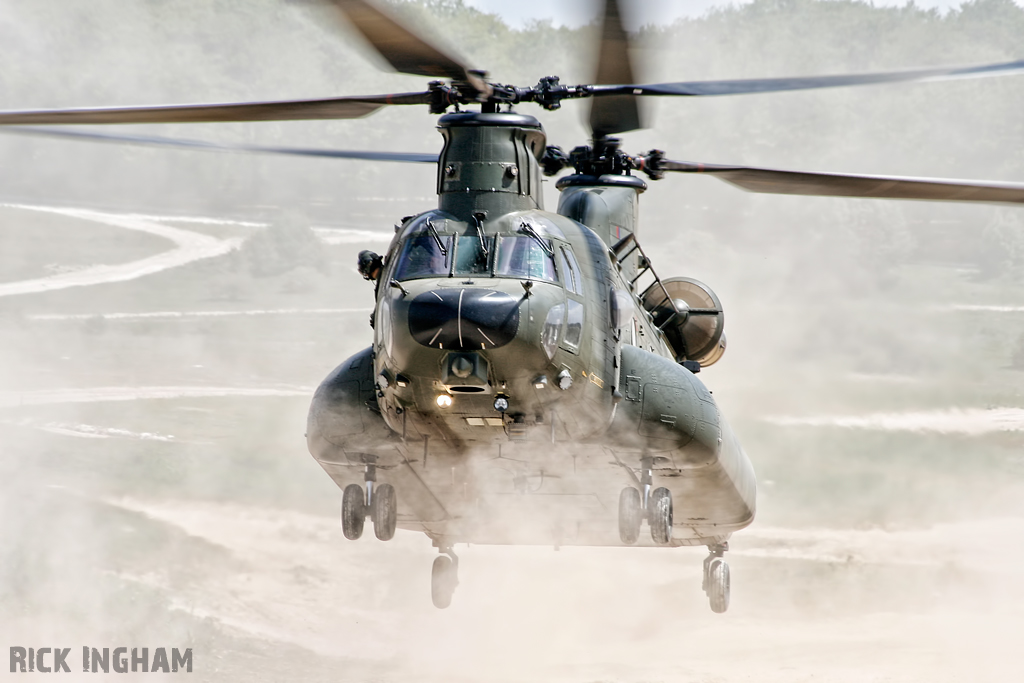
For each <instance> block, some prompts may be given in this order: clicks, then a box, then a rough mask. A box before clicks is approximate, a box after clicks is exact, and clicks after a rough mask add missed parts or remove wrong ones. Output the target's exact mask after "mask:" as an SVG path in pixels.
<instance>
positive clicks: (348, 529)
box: [341, 484, 366, 541]
mask: <svg viewBox="0 0 1024 683" xmlns="http://www.w3.org/2000/svg"><path fill="white" fill-rule="evenodd" d="M365 521H366V502H365V500H364V496H363V487H362V486H360V485H359V484H349V485H348V486H346V487H345V493H344V494H342V497H341V530H342V531H343V532H344V534H345V538H347V539H349V540H350V541H354V540H356V539H357V538H359V537H360V536H362V535H363V522H365Z"/></svg>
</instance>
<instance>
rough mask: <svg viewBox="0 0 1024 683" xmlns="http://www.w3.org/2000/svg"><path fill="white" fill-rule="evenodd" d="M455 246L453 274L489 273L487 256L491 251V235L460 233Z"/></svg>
mask: <svg viewBox="0 0 1024 683" xmlns="http://www.w3.org/2000/svg"><path fill="white" fill-rule="evenodd" d="M457 242H458V243H457V244H456V247H455V273H454V274H455V275H482V276H484V277H486V276H488V275H490V274H491V273H490V271H491V264H490V263H489V262H488V256H489V255H490V252H491V251H492V246H493V243H494V238H493V237H483V238H481V237H480V236H479V235H460V236H459V237H458V240H457Z"/></svg>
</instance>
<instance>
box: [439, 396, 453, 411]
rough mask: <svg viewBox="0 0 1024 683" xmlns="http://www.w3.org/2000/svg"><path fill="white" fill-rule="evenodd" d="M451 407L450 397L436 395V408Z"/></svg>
mask: <svg viewBox="0 0 1024 683" xmlns="http://www.w3.org/2000/svg"><path fill="white" fill-rule="evenodd" d="M451 405H452V397H451V396H449V395H448V394H438V396H437V407H438V408H450V407H451Z"/></svg>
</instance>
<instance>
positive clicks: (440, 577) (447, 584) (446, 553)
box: [430, 546, 459, 609]
mask: <svg viewBox="0 0 1024 683" xmlns="http://www.w3.org/2000/svg"><path fill="white" fill-rule="evenodd" d="M441 552H442V553H443V554H442V555H441V556H440V557H436V558H434V566H433V567H431V568H430V599H431V600H432V601H433V603H434V607H436V608H438V609H446V608H447V607H448V606H449V605H451V604H452V596H453V595H454V594H455V587H456V586H458V585H459V558H458V557H457V556H456V555H455V551H454V550H452V548H451V546H448V547H447V548H441Z"/></svg>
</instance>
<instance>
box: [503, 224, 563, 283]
mask: <svg viewBox="0 0 1024 683" xmlns="http://www.w3.org/2000/svg"><path fill="white" fill-rule="evenodd" d="M543 241H544V244H541V242H540V241H539V240H538V239H537V238H536V237H533V236H525V235H524V236H520V235H515V236H509V237H502V238H501V241H500V242H498V254H497V256H496V257H495V266H494V274H495V275H496V276H498V277H514V278H520V279H524V280H542V281H544V282H558V277H557V276H556V275H555V259H554V250H553V249H552V248H551V242H550V241H549V240H543ZM545 245H546V247H547V248H545Z"/></svg>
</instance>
